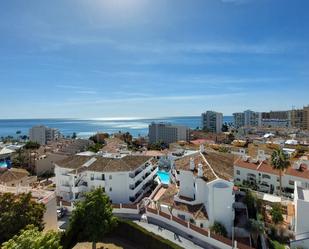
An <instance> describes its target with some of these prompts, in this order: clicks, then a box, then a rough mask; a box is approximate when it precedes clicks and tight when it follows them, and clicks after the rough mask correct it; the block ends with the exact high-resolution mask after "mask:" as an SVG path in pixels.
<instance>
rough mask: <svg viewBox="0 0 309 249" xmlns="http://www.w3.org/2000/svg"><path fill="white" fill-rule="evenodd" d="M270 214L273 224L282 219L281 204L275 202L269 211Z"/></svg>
mask: <svg viewBox="0 0 309 249" xmlns="http://www.w3.org/2000/svg"><path fill="white" fill-rule="evenodd" d="M270 214H271V218H272V221H273V222H274V223H275V224H279V223H281V222H282V221H283V216H282V209H281V205H280V204H275V205H274V206H273V207H272V209H271V211H270Z"/></svg>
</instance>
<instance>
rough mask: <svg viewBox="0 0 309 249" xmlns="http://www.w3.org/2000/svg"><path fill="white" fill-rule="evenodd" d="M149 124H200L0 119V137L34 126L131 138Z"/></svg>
mask: <svg viewBox="0 0 309 249" xmlns="http://www.w3.org/2000/svg"><path fill="white" fill-rule="evenodd" d="M151 122H170V123H172V124H179V125H186V126H188V127H190V128H196V127H198V126H200V124H201V118H200V116H192V117H167V118H157V119H130V120H118V119H117V120H99V119H95V120H78V119H6V120H4V119H2V120H1V119H0V137H1V136H8V135H11V136H14V137H16V131H18V130H20V131H21V132H22V134H21V135H28V131H29V128H31V127H32V126H34V125H46V126H48V127H52V128H58V129H59V130H60V131H61V133H62V134H64V135H72V133H73V132H76V133H77V135H78V136H79V137H89V136H91V135H92V134H94V133H96V132H98V131H100V132H108V133H115V132H118V131H122V132H127V131H128V132H130V133H131V134H132V135H133V136H135V137H136V136H138V135H139V134H140V135H147V134H148V125H149V124H150V123H151ZM224 122H233V117H231V116H226V117H224Z"/></svg>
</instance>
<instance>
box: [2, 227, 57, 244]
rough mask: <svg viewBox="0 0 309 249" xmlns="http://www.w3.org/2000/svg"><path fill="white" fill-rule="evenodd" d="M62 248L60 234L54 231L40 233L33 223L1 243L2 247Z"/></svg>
mask: <svg viewBox="0 0 309 249" xmlns="http://www.w3.org/2000/svg"><path fill="white" fill-rule="evenodd" d="M16 248H18V249H29V248H31V249H42V248H44V249H62V246H60V235H59V234H58V233H56V232H47V233H42V232H40V231H39V229H38V228H37V227H35V226H33V225H29V226H27V227H26V229H24V230H22V231H21V233H20V234H19V235H15V236H14V237H13V238H12V239H10V240H9V241H7V242H5V243H3V245H2V249H16Z"/></svg>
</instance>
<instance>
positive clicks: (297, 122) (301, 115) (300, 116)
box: [291, 106, 309, 130]
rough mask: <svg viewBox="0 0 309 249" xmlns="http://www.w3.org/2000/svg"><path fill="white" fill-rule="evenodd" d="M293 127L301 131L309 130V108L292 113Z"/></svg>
mask: <svg viewBox="0 0 309 249" xmlns="http://www.w3.org/2000/svg"><path fill="white" fill-rule="evenodd" d="M291 126H292V127H293V128H298V129H301V130H309V106H305V107H304V108H303V109H295V110H292V111H291Z"/></svg>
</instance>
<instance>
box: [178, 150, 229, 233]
mask: <svg viewBox="0 0 309 249" xmlns="http://www.w3.org/2000/svg"><path fill="white" fill-rule="evenodd" d="M174 171H175V172H174V173H175V175H176V180H177V182H178V186H179V187H178V192H177V193H176V195H175V196H174V202H175V203H180V204H182V205H188V206H189V208H188V210H190V207H192V208H193V207H196V206H199V205H201V206H202V207H203V208H204V212H205V213H206V214H205V215H204V219H200V220H197V221H196V220H195V222H196V224H197V225H199V226H200V227H204V228H208V227H209V226H212V225H213V224H214V222H220V223H221V224H222V225H224V226H225V228H226V230H227V232H228V234H229V235H231V232H232V227H233V222H234V209H233V204H234V202H235V196H234V193H233V186H234V184H233V183H232V182H230V181H228V180H225V179H222V178H220V177H219V176H218V174H217V173H216V170H214V169H213V168H212V167H211V165H210V164H209V163H208V161H207V159H206V157H205V156H204V154H203V153H202V152H197V153H195V154H191V155H188V156H184V157H182V158H180V159H177V160H175V167H174ZM188 218H191V217H190V216H188Z"/></svg>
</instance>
